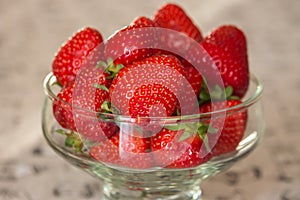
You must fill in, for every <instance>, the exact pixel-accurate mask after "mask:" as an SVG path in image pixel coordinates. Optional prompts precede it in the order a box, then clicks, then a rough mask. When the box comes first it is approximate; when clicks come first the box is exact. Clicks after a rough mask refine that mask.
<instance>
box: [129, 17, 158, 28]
mask: <svg viewBox="0 0 300 200" xmlns="http://www.w3.org/2000/svg"><path fill="white" fill-rule="evenodd" d="M138 24H141V25H145V26H149V27H155V24H154V22H153V21H152V20H151V19H149V18H148V17H145V16H141V17H138V18H136V19H135V20H134V21H133V22H132V25H138Z"/></svg>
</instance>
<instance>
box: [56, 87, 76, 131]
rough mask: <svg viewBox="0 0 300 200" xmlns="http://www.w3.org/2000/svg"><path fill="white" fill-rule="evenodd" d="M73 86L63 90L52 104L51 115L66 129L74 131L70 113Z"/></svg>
mask: <svg viewBox="0 0 300 200" xmlns="http://www.w3.org/2000/svg"><path fill="white" fill-rule="evenodd" d="M72 104H73V84H71V85H70V86H68V87H65V88H63V89H62V90H61V91H60V92H59V93H58V95H57V99H55V100H54V102H53V114H54V117H55V118H56V120H57V122H58V123H59V124H60V125H61V126H62V127H63V128H66V129H70V130H76V128H75V124H74V118H73V112H72Z"/></svg>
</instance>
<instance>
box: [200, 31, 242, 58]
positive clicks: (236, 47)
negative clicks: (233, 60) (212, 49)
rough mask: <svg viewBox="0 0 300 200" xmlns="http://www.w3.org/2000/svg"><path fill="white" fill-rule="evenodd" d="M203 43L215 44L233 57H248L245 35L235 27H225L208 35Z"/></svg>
mask: <svg viewBox="0 0 300 200" xmlns="http://www.w3.org/2000/svg"><path fill="white" fill-rule="evenodd" d="M202 43H211V44H215V45H217V46H218V47H220V48H221V49H223V50H226V51H230V52H232V53H233V55H247V41H246V36H245V35H244V33H243V32H242V31H241V30H240V29H239V28H237V27H236V26H233V25H223V26H220V27H218V28H217V29H216V30H214V31H212V32H211V33H210V34H209V35H207V36H206V37H205V38H204V40H203V41H202Z"/></svg>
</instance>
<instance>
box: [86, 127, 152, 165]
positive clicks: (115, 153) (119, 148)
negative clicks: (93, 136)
mask: <svg viewBox="0 0 300 200" xmlns="http://www.w3.org/2000/svg"><path fill="white" fill-rule="evenodd" d="M149 150H150V138H141V137H137V136H134V135H131V134H129V133H123V132H121V133H118V134H116V135H114V136H112V137H111V138H110V139H109V140H106V141H104V142H103V143H100V144H99V145H98V146H93V147H91V149H90V152H89V154H90V155H91V157H92V158H94V159H96V160H98V161H101V162H104V163H108V164H113V165H119V166H121V167H129V168H135V169H145V168H150V167H151V166H152V158H151V155H150V153H149Z"/></svg>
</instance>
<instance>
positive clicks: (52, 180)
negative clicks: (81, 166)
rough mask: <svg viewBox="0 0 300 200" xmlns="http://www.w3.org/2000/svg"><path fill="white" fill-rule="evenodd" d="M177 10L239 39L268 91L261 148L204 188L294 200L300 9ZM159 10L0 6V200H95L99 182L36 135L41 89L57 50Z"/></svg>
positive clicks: (240, 4) (78, 4)
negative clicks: (234, 29) (229, 29)
mask: <svg viewBox="0 0 300 200" xmlns="http://www.w3.org/2000/svg"><path fill="white" fill-rule="evenodd" d="M175 2H179V3H180V4H182V5H183V6H184V7H185V9H186V10H188V12H189V13H190V15H192V16H193V18H194V19H195V20H196V21H197V23H198V24H199V26H200V27H201V29H202V31H203V33H207V32H209V30H211V29H213V28H214V27H216V26H218V25H219V24H224V23H233V24H236V25H238V26H240V27H241V28H242V29H243V30H245V32H246V34H247V37H248V42H249V60H250V65H251V70H252V72H255V73H256V74H257V75H258V76H259V77H260V78H261V80H262V82H263V83H264V86H265V91H264V97H263V99H262V100H263V105H264V111H265V120H266V124H267V127H266V134H265V137H264V139H263V141H262V143H261V144H260V145H259V147H258V148H257V149H256V150H255V151H254V152H253V153H252V154H251V155H249V156H248V157H247V158H246V159H244V160H243V161H241V162H239V163H238V164H236V165H235V166H234V167H232V168H231V169H230V170H228V171H226V172H224V173H222V174H219V175H218V176H216V177H214V178H212V179H210V180H209V181H207V182H205V183H204V184H203V189H204V195H205V198H206V199H209V200H210V199H212V200H266V199H267V200H269V199H270V200H299V199H300V147H299V141H300V126H299V120H300V112H299V108H300V100H299V99H300V75H299V74H300V67H299V56H300V12H299V8H300V1H299V0H287V1H282V0H264V1H261V0H247V1H242V0H227V1H224V0H210V1H205V0H200V1H199V0H197V1H196V0H194V1H175ZM162 3H163V1H158V0H151V1H143V0H131V1H130V2H127V1H126V2H124V1H121V0H119V1H116V0H110V1H105V2H104V1H96V0H90V1H88V2H87V1H80V0H64V1H61V0H43V1H40V0H26V1H24V0H14V1H6V0H0V61H1V65H0V94H1V95H0V97H1V98H0V106H1V112H0V113H1V114H0V130H1V132H0V199H1V200H41V199H45V200H56V199H57V200H68V199H73V200H76V199H78V200H79V199H86V200H96V199H97V200H99V198H100V194H101V192H102V191H101V190H99V189H98V188H99V186H100V185H101V183H100V182H98V181H96V180H95V179H93V178H92V177H90V176H89V175H88V174H85V173H84V172H82V171H80V170H78V169H76V168H74V167H73V166H71V165H69V164H68V163H66V162H65V161H64V160H63V159H61V158H60V157H58V156H57V155H56V154H55V153H54V152H53V151H52V150H51V149H50V148H49V147H48V146H47V145H46V143H45V140H44V138H43V137H42V130H41V120H40V118H41V108H42V102H43V98H44V94H43V89H42V80H43V78H44V77H45V75H46V74H47V73H48V72H49V71H50V64H51V62H52V59H53V54H54V52H55V51H56V50H57V48H58V46H59V45H60V44H61V43H62V42H63V41H64V40H65V39H66V38H67V37H69V36H70V35H71V34H72V33H73V32H75V31H76V30H77V29H79V28H81V27H83V26H86V25H90V26H94V27H97V28H98V29H100V30H101V31H102V33H103V34H104V36H105V37H107V36H109V35H110V34H111V33H113V32H114V30H115V29H118V28H121V27H122V26H124V25H126V24H128V23H129V22H130V21H131V20H132V19H133V18H134V17H135V16H138V15H143V14H145V13H146V14H147V15H151V14H152V13H153V11H154V10H155V9H156V8H157V7H158V6H159V5H161V4H162Z"/></svg>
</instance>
